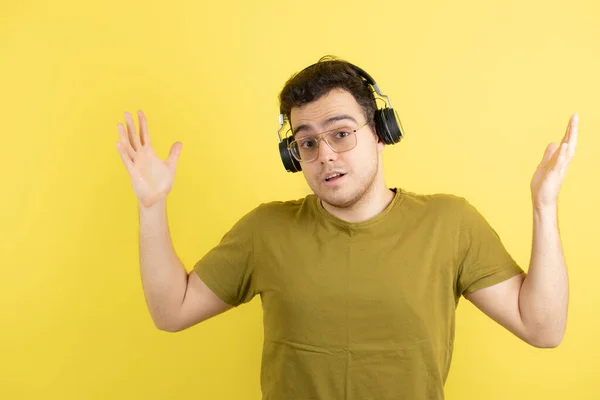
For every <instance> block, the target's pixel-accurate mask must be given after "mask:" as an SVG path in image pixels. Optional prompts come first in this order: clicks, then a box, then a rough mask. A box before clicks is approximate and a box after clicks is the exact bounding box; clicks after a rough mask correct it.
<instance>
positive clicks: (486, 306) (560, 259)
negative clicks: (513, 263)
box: [465, 210, 569, 348]
mask: <svg viewBox="0 0 600 400" xmlns="http://www.w3.org/2000/svg"><path fill="white" fill-rule="evenodd" d="M533 215H534V217H533V218H534V223H533V244H532V250H531V260H530V265H529V270H528V273H527V274H520V275H517V276H515V277H513V278H510V279H507V280H506V281H504V282H502V283H499V284H496V285H493V286H490V287H487V288H484V289H480V290H477V291H475V292H473V293H470V294H468V295H466V296H465V297H466V298H467V299H468V300H469V301H471V302H472V303H473V304H475V306H477V308H479V309H480V310H481V311H483V312H484V313H485V314H487V315H488V316H489V317H491V318H492V319H493V320H495V321H496V322H498V323H499V324H501V325H502V326H504V327H505V328H506V329H508V330H509V331H511V332H512V333H514V334H515V335H516V336H517V337H519V338H521V339H522V340H524V341H525V342H527V343H529V344H531V345H532V346H535V347H541V348H552V347H556V346H558V345H559V344H560V343H561V341H562V339H563V337H564V334H565V329H566V321H567V309H568V297H569V285H568V275H567V267H566V263H565V259H564V254H563V250H562V245H561V242H560V235H559V231H558V223H557V216H556V211H550V210H548V211H534V214H533Z"/></svg>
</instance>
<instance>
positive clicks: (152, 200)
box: [117, 111, 182, 207]
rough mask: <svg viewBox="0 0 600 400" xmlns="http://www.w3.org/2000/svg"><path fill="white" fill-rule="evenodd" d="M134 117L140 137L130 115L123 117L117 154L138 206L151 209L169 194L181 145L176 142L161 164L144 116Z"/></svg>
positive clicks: (118, 126) (126, 114)
mask: <svg viewBox="0 0 600 400" xmlns="http://www.w3.org/2000/svg"><path fill="white" fill-rule="evenodd" d="M137 114H138V119H139V127H140V133H139V135H138V133H137V132H136V129H135V125H134V123H133V117H132V116H131V114H129V113H125V122H126V126H124V125H123V124H118V125H117V128H118V130H119V137H120V139H121V140H120V141H119V142H117V150H118V151H119V154H120V156H121V160H122V161H123V164H124V165H125V167H126V168H127V172H128V173H129V177H130V178H131V185H132V187H133V190H134V192H135V195H136V196H137V198H138V200H139V202H140V203H141V205H142V206H144V207H150V206H152V205H154V204H156V203H157V202H159V201H161V200H163V199H164V198H166V196H167V194H169V192H170V191H171V188H172V187H173V181H174V179H175V169H176V167H177V161H178V159H179V154H180V152H181V147H182V145H181V143H180V142H175V143H174V144H173V146H172V147H171V151H170V152H169V156H168V158H167V159H166V160H165V161H163V160H161V159H160V158H159V157H158V156H157V155H156V152H155V151H154V149H153V148H152V144H151V142H150V135H149V133H148V123H147V121H146V116H145V115H144V113H143V112H142V111H138V113H137Z"/></svg>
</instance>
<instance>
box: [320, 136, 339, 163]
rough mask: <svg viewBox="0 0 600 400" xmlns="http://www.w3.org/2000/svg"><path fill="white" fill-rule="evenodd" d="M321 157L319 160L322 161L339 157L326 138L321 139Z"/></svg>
mask: <svg viewBox="0 0 600 400" xmlns="http://www.w3.org/2000/svg"><path fill="white" fill-rule="evenodd" d="M318 150H319V157H318V160H319V161H320V162H322V163H326V162H328V161H333V160H336V159H337V153H336V152H335V151H333V150H331V147H329V145H328V144H327V142H326V141H325V139H324V138H323V139H321V140H320V141H319V149H318Z"/></svg>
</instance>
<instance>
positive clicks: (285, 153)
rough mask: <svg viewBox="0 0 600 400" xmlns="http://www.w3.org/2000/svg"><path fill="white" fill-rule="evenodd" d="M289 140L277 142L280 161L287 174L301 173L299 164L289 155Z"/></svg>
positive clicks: (287, 138)
mask: <svg viewBox="0 0 600 400" xmlns="http://www.w3.org/2000/svg"><path fill="white" fill-rule="evenodd" d="M290 140H291V138H290V137H286V138H285V139H283V140H282V141H281V142H279V155H280V156H281V161H282V162H283V166H284V167H285V169H286V171H288V172H298V171H302V166H301V165H300V162H298V160H296V159H295V158H294V157H292V154H291V153H290V149H289V148H288V146H289V143H290Z"/></svg>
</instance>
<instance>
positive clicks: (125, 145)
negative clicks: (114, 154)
mask: <svg viewBox="0 0 600 400" xmlns="http://www.w3.org/2000/svg"><path fill="white" fill-rule="evenodd" d="M117 130H118V131H119V138H121V147H122V149H123V151H125V153H126V154H127V155H128V156H129V158H130V159H131V160H132V161H133V160H134V157H135V150H133V147H131V143H130V142H129V136H128V135H127V131H126V130H125V127H124V126H123V124H117Z"/></svg>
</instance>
